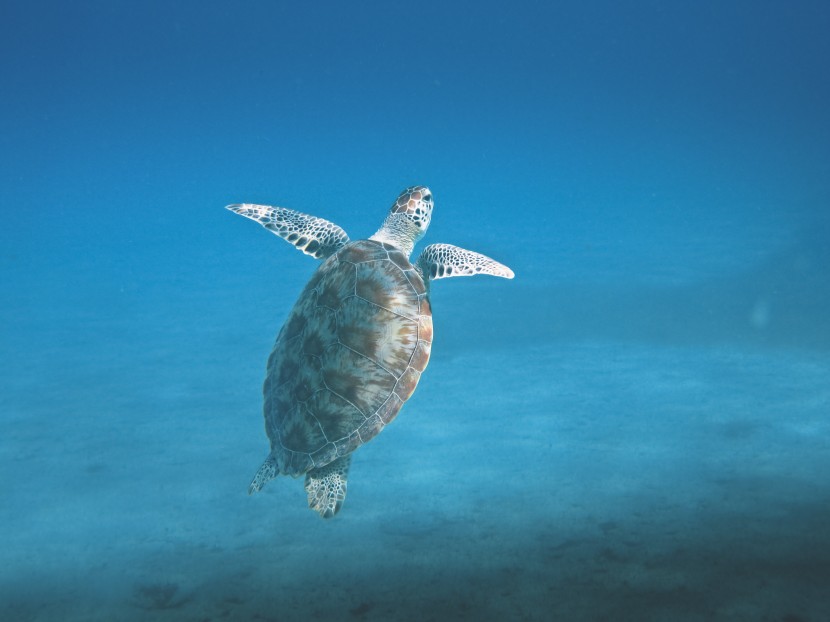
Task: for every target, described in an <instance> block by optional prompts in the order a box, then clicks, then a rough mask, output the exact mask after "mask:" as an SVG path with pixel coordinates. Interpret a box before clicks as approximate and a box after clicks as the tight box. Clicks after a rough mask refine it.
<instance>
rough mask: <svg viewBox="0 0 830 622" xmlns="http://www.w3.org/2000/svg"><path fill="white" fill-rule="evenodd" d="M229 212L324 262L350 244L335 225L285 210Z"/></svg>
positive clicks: (239, 208) (241, 207)
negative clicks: (258, 225) (254, 222)
mask: <svg viewBox="0 0 830 622" xmlns="http://www.w3.org/2000/svg"><path fill="white" fill-rule="evenodd" d="M227 209H229V210H231V211H232V212H235V213H237V214H239V215H240V216H244V217H245V218H250V219H251V220H255V221H257V222H258V223H259V224H261V225H262V226H263V227H265V228H266V229H268V230H269V231H271V232H272V233H275V234H276V235H278V236H280V237H281V238H283V239H284V240H287V241H288V242H290V243H291V244H293V245H294V246H296V247H297V248H298V249H300V250H301V251H303V252H304V253H305V254H306V255H311V256H312V257H316V258H317V259H324V258H326V257H328V256H329V255H331V254H333V253H335V252H337V251H338V250H339V249H341V248H342V247H343V246H345V245H346V244H347V243H348V241H349V236H348V235H347V234H346V232H345V231H343V229H341V228H340V227H338V226H337V225H335V224H334V223H333V222H330V221H328V220H324V219H323V218H317V217H316V216H309V215H308V214H303V213H302V212H295V211H294V210H291V209H287V208H285V207H270V206H268V205H254V204H253V203H241V204H235V205H228V206H227Z"/></svg>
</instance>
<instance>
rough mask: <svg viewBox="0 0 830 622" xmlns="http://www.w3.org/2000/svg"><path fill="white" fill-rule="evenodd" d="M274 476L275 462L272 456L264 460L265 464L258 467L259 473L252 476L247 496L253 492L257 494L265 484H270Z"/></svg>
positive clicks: (275, 472)
mask: <svg viewBox="0 0 830 622" xmlns="http://www.w3.org/2000/svg"><path fill="white" fill-rule="evenodd" d="M276 476H277V461H276V460H275V459H274V456H268V457H267V458H266V459H265V462H263V463H262V466H261V467H259V471H257V472H256V475H254V479H253V481H251V485H250V486H248V494H249V495H252V494H254V493H255V492H259V491H260V490H262V487H263V486H265V484H267V483H268V482H270V481H271V480H272V479H274V478H275V477H276Z"/></svg>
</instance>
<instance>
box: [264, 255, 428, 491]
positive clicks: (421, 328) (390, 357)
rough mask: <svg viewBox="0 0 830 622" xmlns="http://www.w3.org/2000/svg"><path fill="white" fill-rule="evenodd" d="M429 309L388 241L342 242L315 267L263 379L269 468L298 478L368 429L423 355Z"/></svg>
mask: <svg viewBox="0 0 830 622" xmlns="http://www.w3.org/2000/svg"><path fill="white" fill-rule="evenodd" d="M431 346H432V312H431V309H430V304H429V296H428V293H427V290H426V286H425V284H424V281H423V279H422V278H421V276H420V274H419V273H418V272H417V271H416V270H415V269H414V268H413V266H412V264H410V263H409V260H408V259H407V257H406V256H405V255H404V254H403V253H402V252H400V251H399V250H397V249H396V248H395V247H393V246H391V245H389V244H384V243H380V242H376V241H372V240H361V241H358V242H352V243H349V244H347V245H346V246H344V247H343V248H342V249H340V250H339V251H338V252H337V253H335V254H334V255H332V256H331V257H329V258H328V259H327V260H326V261H325V262H324V263H323V265H321V266H320V268H319V269H318V270H317V272H316V273H315V274H314V276H313V277H312V279H311V280H310V281H309V283H308V285H306V288H305V289H304V290H303V292H302V294H301V295H300V298H299V300H298V301H297V303H296V304H295V306H294V309H293V310H292V311H291V313H290V314H289V317H288V320H287V321H286V323H285V325H284V326H283V329H282V330H281V331H280V334H279V336H278V337H277V341H276V343H275V345H274V348H273V350H272V352H271V355H270V357H269V359H268V371H267V375H266V379H265V384H264V386H263V393H264V396H265V429H266V432H267V433H268V437H269V439H270V441H271V448H272V452H273V455H274V457H275V459H276V463H277V470H278V472H280V473H284V474H286V475H292V476H297V475H301V474H303V473H305V472H306V471H308V470H309V469H312V468H318V467H321V466H324V465H326V464H328V463H329V462H331V461H332V460H334V459H335V458H338V457H340V456H344V455H346V454H348V453H350V452H352V451H354V450H355V449H356V448H357V447H359V446H360V445H362V444H363V443H365V442H367V441H368V440H370V439H371V438H373V437H374V436H376V435H377V434H378V433H379V432H380V431H381V430H382V429H383V427H384V426H385V425H386V424H388V423H389V422H390V421H392V420H393V419H394V418H395V416H396V415H397V413H398V411H399V410H400V409H401V406H403V403H404V402H405V401H406V400H407V399H409V397H410V396H411V395H412V393H413V391H414V390H415V387H416V386H417V384H418V380H419V379H420V376H421V373H422V372H423V371H424V369H425V368H426V366H427V363H428V362H429V354H430V348H431Z"/></svg>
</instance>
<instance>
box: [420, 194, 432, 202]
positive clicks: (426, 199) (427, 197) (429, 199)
mask: <svg viewBox="0 0 830 622" xmlns="http://www.w3.org/2000/svg"><path fill="white" fill-rule="evenodd" d="M421 200H422V201H423V202H424V203H429V202H431V201H432V195H431V194H425V195H424V196H423V197H421Z"/></svg>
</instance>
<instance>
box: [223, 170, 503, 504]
mask: <svg viewBox="0 0 830 622" xmlns="http://www.w3.org/2000/svg"><path fill="white" fill-rule="evenodd" d="M432 204H433V203H432V193H431V192H430V190H429V189H428V188H426V187H424V186H413V187H411V188H407V189H406V190H404V191H403V192H402V193H401V194H400V196H398V198H397V200H396V201H395V203H394V204H393V205H392V208H391V209H390V210H389V214H388V215H387V217H386V220H384V221H383V226H382V227H381V228H380V229H379V230H378V232H377V233H375V234H374V235H373V236H372V237H370V238H369V239H368V240H357V241H350V240H349V236H348V235H346V232H345V231H343V229H341V228H340V227H338V226H337V225H335V224H334V223H332V222H329V221H327V220H323V219H322V218H316V217H314V216H309V215H307V214H302V213H300V212H295V211H293V210H290V209H286V208H284V207H268V206H265V205H253V204H247V203H246V204H237V205H229V206H228V209H229V210H231V211H233V212H236V213H237V214H240V215H241V216H245V217H246V218H250V219H251V220H255V221H257V222H258V223H260V224H261V225H262V226H263V227H265V228H266V229H269V230H270V231H271V232H273V233H275V234H277V235H278V236H280V237H281V238H284V239H285V240H287V241H288V242H290V243H291V244H293V245H294V246H295V247H297V248H298V249H300V250H301V251H303V252H304V253H305V254H307V255H311V256H312V257H315V258H316V259H321V260H323V263H322V265H320V267H319V268H318V269H317V272H315V273H314V276H312V277H311V280H310V281H309V282H308V284H307V285H306V287H305V289H304V290H303V292H302V294H300V297H299V299H298V300H297V302H296V304H295V305H294V308H293V310H292V311H291V313H290V314H289V316H288V319H287V320H286V322H285V325H284V326H283V327H282V330H280V332H279V335H278V336H277V341H276V343H275V344H274V348H273V350H272V351H271V355H270V356H269V357H268V365H267V372H266V377H265V384H264V386H263V394H264V398H265V405H264V414H265V431H266V433H267V434H268V438H269V440H270V441H271V452H270V453H269V454H268V457H267V458H266V459H265V462H264V463H263V464H262V466H261V467H260V469H259V471H257V473H256V475H255V476H254V479H253V481H252V482H251V485H250V486H249V487H248V493H249V494H252V493H254V492H256V491H258V490H260V489H261V488H262V487H263V486H264V485H265V483H266V482H268V481H269V480H271V479H273V478H274V477H276V476H277V475H279V474H284V475H290V476H292V477H298V476H300V475H305V489H306V492H307V493H308V505H309V507H310V508H312V509H314V510H316V511H317V512H319V513H320V515H321V516H322V517H323V518H330V517H332V516H334V515H335V514H337V512H338V511H339V510H340V507H341V505H342V504H343V500H344V499H345V498H346V482H347V477H348V471H349V463H350V461H351V457H352V456H351V454H352V452H353V451H354V450H355V449H357V448H358V447H360V446H361V445H362V444H363V443H366V442H367V441H369V440H370V439H371V438H374V437H375V436H376V435H377V434H378V432H380V431H381V430H382V429H383V428H384V426H385V425H386V424H388V423H389V422H390V421H392V419H394V418H395V416H396V415H397V414H398V411H399V410H400V409H401V406H403V403H404V402H405V401H406V400H407V399H409V397H410V396H411V395H412V392H413V391H414V390H415V386H416V385H417V384H418V380H419V379H420V377H421V374H422V373H423V371H424V369H426V366H427V362H428V361H429V355H430V348H431V345H432V311H431V308H430V301H429V284H430V281H431V280H435V279H442V278H446V277H450V276H472V275H475V274H491V275H494V276H500V277H505V278H508V279H512V278H513V272H512V271H511V270H510V268H508V267H507V266H504V265H502V264H500V263H498V262H496V261H493V260H492V259H490V258H489V257H485V256H484V255H481V254H479V253H474V252H472V251H468V250H465V249H463V248H458V247H457V246H451V245H449V244H432V245H430V246H427V247H426V248H425V249H424V250H423V252H422V253H421V255H420V256H419V257H418V259H417V261H416V262H415V264H414V265H413V264H411V263H409V255H410V254H411V253H412V248H413V246H415V243H416V242H417V241H418V240H420V239H421V237H423V235H424V233H425V232H426V230H427V227H429V222H430V219H431V217H432Z"/></svg>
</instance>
